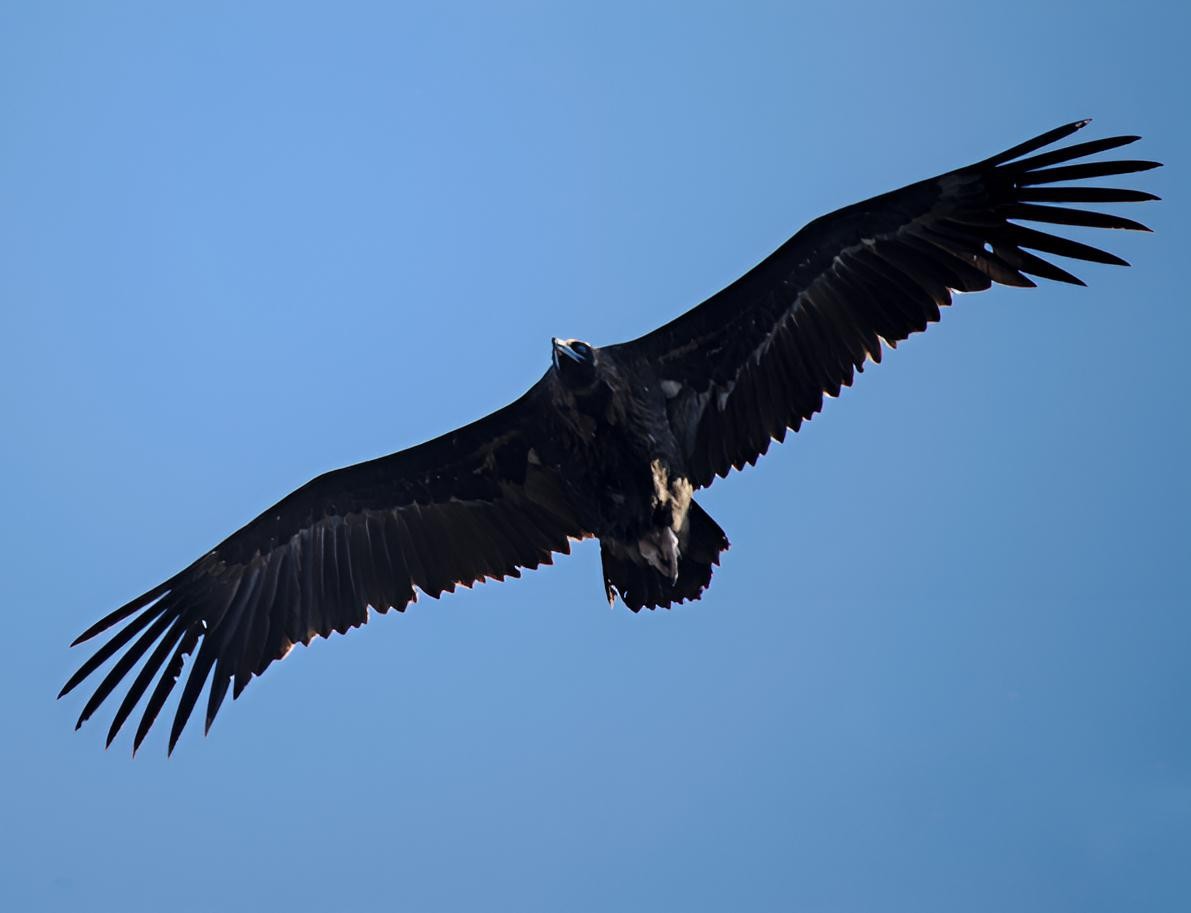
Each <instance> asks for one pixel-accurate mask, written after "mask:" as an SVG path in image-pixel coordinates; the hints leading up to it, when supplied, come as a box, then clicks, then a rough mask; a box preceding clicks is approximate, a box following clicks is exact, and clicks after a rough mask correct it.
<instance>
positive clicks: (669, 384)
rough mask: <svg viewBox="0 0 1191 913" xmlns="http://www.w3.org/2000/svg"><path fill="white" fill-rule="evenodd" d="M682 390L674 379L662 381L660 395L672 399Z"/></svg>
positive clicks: (680, 385)
mask: <svg viewBox="0 0 1191 913" xmlns="http://www.w3.org/2000/svg"><path fill="white" fill-rule="evenodd" d="M681 390H682V384H680V383H679V382H678V381H676V380H664V381H662V395H663V396H665V397H666V399H674V397H676V396H677V395H678V394H679V393H680V392H681Z"/></svg>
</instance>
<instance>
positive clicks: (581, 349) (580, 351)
mask: <svg viewBox="0 0 1191 913" xmlns="http://www.w3.org/2000/svg"><path fill="white" fill-rule="evenodd" d="M571 348H572V349H574V350H575V353H576V354H577V355H582V356H583V357H584V358H586V357H587V356H588V355H590V354H591V346H589V345H588V344H587V343H585V342H576V343H574V344H573V345H572V346H571Z"/></svg>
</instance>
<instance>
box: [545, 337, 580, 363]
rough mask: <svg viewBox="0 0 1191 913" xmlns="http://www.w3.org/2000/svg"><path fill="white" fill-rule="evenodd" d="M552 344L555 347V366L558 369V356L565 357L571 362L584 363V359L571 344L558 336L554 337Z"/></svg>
mask: <svg viewBox="0 0 1191 913" xmlns="http://www.w3.org/2000/svg"><path fill="white" fill-rule="evenodd" d="M550 342H551V343H552V344H553V345H554V366H555V367H558V356H560V355H565V356H566V357H567V358H569V359H571V361H576V362H582V361H583V359H582V358H580V357H579V356H578V354H576V352H575V350H574V349H572V348H571V345H570V343H568V342H565V341H564V340H561V339H559V338H558V337H557V336H555V337H553V338H552V339H551V340H550Z"/></svg>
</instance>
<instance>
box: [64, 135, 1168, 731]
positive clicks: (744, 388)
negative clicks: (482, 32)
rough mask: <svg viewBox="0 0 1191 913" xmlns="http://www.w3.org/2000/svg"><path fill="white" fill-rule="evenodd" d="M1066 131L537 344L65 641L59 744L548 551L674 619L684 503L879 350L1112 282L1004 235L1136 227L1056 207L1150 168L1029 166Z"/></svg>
mask: <svg viewBox="0 0 1191 913" xmlns="http://www.w3.org/2000/svg"><path fill="white" fill-rule="evenodd" d="M1086 123H1087V121H1080V122H1078V123H1074V124H1069V125H1067V126H1065V127H1059V128H1058V129H1056V130H1052V131H1050V132H1048V133H1044V134H1043V135H1041V136H1039V137H1036V138H1035V139H1032V140H1030V141H1028V142H1025V143H1022V144H1021V145H1019V146H1015V147H1014V148H1012V149H1009V150H1006V151H1005V152H1002V153H1001V154H999V155H995V156H993V157H992V158H989V159H985V160H984V161H982V162H978V163H976V164H974V165H970V166H968V167H966V168H960V169H958V170H956V171H951V172H948V173H946V174H943V175H940V176H938V177H934V178H931V179H929V180H926V181H921V182H919V183H916V184H911V185H909V186H908V187H903V188H902V189H900V190H896V191H893V192H892V193H887V194H884V195H882V196H879V197H874V198H873V199H871V200H867V201H865V202H863V203H858V204H856V205H854V206H848V207H846V208H844V209H841V210H838V211H837V212H834V213H831V214H830V215H828V216H824V217H822V218H819V219H816V220H815V221H813V222H811V223H810V224H809V225H807V226H806V227H805V228H804V229H802V230H801V231H800V232H798V233H797V234H796V235H794V237H792V238H791V239H790V240H789V241H787V242H786V243H785V244H783V245H782V246H781V247H780V248H778V250H777V251H776V252H774V253H773V254H772V255H771V256H769V257H768V258H766V259H765V260H764V261H762V262H761V263H760V264H759V265H758V266H756V267H755V268H753V269H752V270H750V271H749V272H748V273H746V274H745V275H744V276H742V277H741V278H740V279H738V280H736V281H735V282H733V283H732V284H731V285H729V286H728V287H727V288H725V289H724V290H723V291H721V292H719V293H718V294H716V295H714V296H713V297H711V298H710V299H708V300H707V301H705V302H703V304H701V305H699V306H698V307H696V308H694V309H693V310H691V311H689V312H687V313H686V314H683V315H682V316H681V317H678V318H677V319H675V320H673V321H671V322H670V323H668V324H666V325H665V326H663V327H661V328H659V329H657V330H654V331H653V332H651V333H649V334H647V335H645V336H642V337H641V338H639V339H636V340H634V341H632V342H628V343H623V344H620V345H614V346H608V347H604V348H598V349H597V348H593V347H591V346H589V345H588V344H587V343H583V342H580V341H578V340H568V341H562V340H554V342H553V357H552V364H551V367H550V369H549V370H547V372H546V374H545V375H544V376H543V377H542V379H541V380H539V381H538V382H537V383H536V384H534V386H533V387H531V388H530V389H529V391H528V392H526V393H525V394H524V395H523V396H522V397H521V398H520V399H518V400H517V401H516V402H513V403H511V404H510V405H508V406H505V407H504V408H503V409H500V410H499V411H497V412H494V413H492V414H491V415H489V416H487V417H486V418H482V419H480V420H479V421H477V422H473V423H472V424H470V425H467V426H466V427H464V428H460V429H458V430H456V431H452V432H450V433H449V434H446V435H443V436H442V437H439V438H435V439H434V440H432V441H429V442H428V443H425V444H422V445H420V446H418V447H413V448H411V449H409V450H405V451H401V452H400V453H395V454H392V455H391V456H386V457H382V458H380V459H377V460H372V461H369V462H366V463H360V464H358V465H355V466H350V467H348V468H346V469H340V470H337V471H335V472H331V473H327V474H326V475H322V476H319V477H318V478H316V479H314V480H313V481H312V482H310V483H308V484H306V485H304V486H302V487H301V488H299V489H298V490H297V491H295V492H293V493H292V494H290V495H288V496H287V497H285V498H284V499H282V500H281V501H280V502H278V503H277V504H276V505H274V506H273V507H271V508H269V509H268V510H266V511H265V512H264V513H262V514H261V515H260V516H259V517H257V518H256V519H255V520H253V521H252V522H251V523H249V524H248V525H247V526H245V527H244V528H243V529H240V530H238V531H237V532H235V533H233V534H232V535H231V536H229V537H228V538H227V539H226V540H224V541H223V542H221V543H220V544H219V545H217V546H216V547H215V548H214V549H212V550H211V551H210V552H208V553H207V554H205V555H203V556H202V557H200V558H199V559H198V560H197V561H195V562H194V563H193V564H191V565H190V566H188V567H186V568H185V569H184V570H182V571H180V572H179V573H178V574H176V575H175V576H173V577H171V578H170V579H169V580H166V581H165V582H164V583H161V584H159V585H158V586H156V587H154V588H153V589H151V590H149V591H148V592H147V593H144V594H143V595H141V596H138V597H137V598H136V599H133V600H132V601H131V602H129V603H128V604H127V605H124V606H122V607H121V608H119V609H117V610H116V611H114V612H112V613H111V614H110V615H108V616H106V617H105V618H103V619H101V620H100V621H98V622H97V623H96V624H94V625H93V626H92V627H90V628H89V629H87V630H86V631H85V632H84V633H83V634H82V635H81V636H80V637H79V638H78V640H76V641H75V643H76V644H78V643H81V642H83V641H86V640H89V639H90V638H92V637H94V636H96V635H97V634H100V633H103V632H111V633H110V634H109V637H108V640H107V641H106V642H105V643H103V645H102V646H101V647H100V648H99V649H98V650H97V651H96V653H95V654H94V655H93V656H92V657H91V658H90V659H88V660H87V661H86V662H85V663H84V664H83V665H82V667H81V668H80V669H79V670H78V672H76V673H75V674H74V675H73V676H72V677H71V678H70V680H69V681H68V682H67V683H66V686H65V687H64V688H63V689H62V694H66V693H67V692H69V691H71V690H72V689H74V688H75V687H76V686H77V685H78V684H79V683H80V682H82V681H83V680H84V679H85V678H87V677H88V676H89V675H91V674H92V673H93V672H95V671H96V670H97V669H99V668H100V666H102V665H103V664H104V663H105V662H107V661H108V660H110V659H115V663H114V664H113V665H112V667H111V669H110V670H109V671H108V672H107V674H106V675H105V676H104V678H103V679H102V680H101V681H100V683H99V685H98V686H97V687H96V689H95V691H94V692H93V694H92V696H91V697H90V699H89V700H88V701H87V703H86V705H85V706H84V707H83V710H82V713H81V714H80V716H79V725H82V723H83V722H84V721H86V720H87V719H88V718H89V717H90V716H91V715H92V714H93V713H94V712H95V710H96V709H97V708H98V707H99V705H100V704H101V703H102V702H103V701H104V699H105V698H107V697H108V696H109V695H110V694H111V692H112V691H113V690H114V689H115V688H116V686H117V685H119V684H120V682H121V681H124V680H125V678H126V677H129V676H131V675H132V673H133V670H134V668H135V667H136V666H137V664H138V663H140V664H141V665H140V669H139V671H137V672H136V674H135V677H132V679H131V684H129V685H128V686H127V690H126V691H125V694H124V697H123V698H122V700H121V702H120V705H119V707H118V708H117V710H116V713H115V717H114V719H113V721H112V724H111V727H110V729H109V731H108V742H109V744H110V742H111V740H112V739H113V738H114V737H115V735H116V733H117V732H118V731H119V729H120V728H121V726H122V725H123V724H124V722H125V721H126V720H127V719H128V717H129V716H130V714H132V712H133V711H134V710H135V709H136V707H137V705H138V703H139V702H140V701H141V700H142V699H143V698H144V697H145V695H146V693H147V694H148V699H147V702H146V704H145V707H144V710H143V712H142V714H141V718H140V722H139V725H138V726H137V730H136V735H135V738H134V741H133V750H134V751H135V750H136V748H137V747H138V746H139V745H140V743H141V741H142V740H143V739H144V737H145V734H146V733H147V732H148V730H149V728H150V726H152V724H153V721H154V720H155V719H156V718H157V715H158V713H159V712H160V711H161V709H162V706H163V704H164V703H165V701H166V699H167V698H168V697H169V695H170V693H171V691H172V690H173V688H174V685H175V683H176V682H177V681H178V680H179V677H180V676H182V672H183V667H184V661H185V658H186V657H187V656H191V660H190V664H189V671H188V672H187V674H186V675H185V676H184V678H185V681H184V684H183V687H182V689H181V694H180V697H179V700H178V706H177V710H176V711H175V713H174V720H173V726H172V729H171V731H170V736H169V750H170V751H173V748H174V745H175V743H176V742H177V740H178V736H179V734H180V733H181V731H182V729H183V727H184V726H185V724H186V721H187V720H188V719H189V717H190V715H191V713H192V712H193V710H194V708H195V706H196V704H197V702H198V701H199V699H200V698H201V697H202V692H203V689H204V687H205V686H206V685H207V683H208V682H209V683H210V687H209V689H208V691H207V695H206V709H205V711H204V715H205V720H206V726H207V727H208V728H209V727H210V725H211V722H212V720H213V719H214V718H215V715H216V713H217V712H218V710H219V708H220V706H221V704H222V702H223V700H224V697H225V696H226V694H227V691H228V688H229V686H231V688H232V695H233V697H236V696H238V695H239V694H240V692H241V691H242V690H243V689H244V687H245V686H246V685H247V684H248V682H249V681H250V680H251V679H252V677H253V676H254V675H260V674H261V673H262V672H264V671H265V669H266V668H267V667H268V666H269V665H270V663H272V662H273V661H274V660H277V659H281V658H282V657H284V656H285V655H286V653H287V652H288V651H289V650H290V648H291V647H292V646H293V645H294V644H295V643H303V644H305V643H309V642H310V641H311V640H312V639H313V638H315V637H317V636H327V635H329V634H330V633H331V632H332V631H340V632H344V631H347V630H348V629H349V628H352V627H356V626H357V625H360V624H363V623H364V622H365V621H366V620H367V617H368V607H369V606H371V607H373V608H375V609H376V610H378V611H380V612H382V613H383V612H386V611H388V610H389V609H390V608H396V609H397V610H398V611H402V610H404V608H405V607H406V605H408V604H409V603H410V602H413V601H415V600H416V599H417V593H418V591H420V592H422V593H427V594H429V595H430V596H434V597H437V596H439V595H440V594H441V593H442V592H444V591H453V590H454V589H455V587H456V586H458V585H460V584H462V585H464V586H470V585H471V584H473V583H475V582H476V581H480V580H484V579H486V578H496V579H498V580H503V579H504V578H505V577H508V576H512V577H516V576H519V575H520V571H521V569H522V568H536V567H538V566H539V565H542V564H549V563H551V561H552V556H553V554H554V553H556V552H561V553H564V554H565V553H567V552H568V551H569V550H570V543H571V541H572V540H577V539H585V538H588V537H595V538H598V539H599V540H600V548H601V555H602V558H603V571H604V588H605V592H606V594H607V596H608V599H609V600H610V601H614V600H615V598H616V596H618V595H619V596H620V598H621V599H622V600H623V601H624V602H625V603H626V604H627V605H628V606H629V608H631V609H632V610H634V611H637V610H639V609H641V608H643V607H648V608H653V607H656V606H670V605H671V604H673V603H675V602H682V601H683V600H686V599H698V598H699V597H700V595H701V594H702V592H703V590H704V589H705V588H706V587H707V586H708V584H709V583H710V581H711V574H712V568H713V566H714V565H716V564H718V563H719V555H720V552H722V551H723V550H724V549H726V548H727V547H728V540H727V537H726V536H725V535H724V533H723V531H722V530H721V529H720V528H719V526H718V525H717V524H716V522H715V521H714V520H712V519H711V518H710V517H709V516H708V515H707V514H706V513H704V511H703V510H702V509H701V508H700V507H699V505H698V504H696V503H695V502H694V501H693V500H692V494H693V493H694V492H695V491H697V490H698V489H700V488H703V487H706V486H707V485H710V484H711V483H712V481H714V479H715V477H716V476H725V475H727V473H728V471H729V470H730V469H732V468H733V467H735V468H737V469H739V468H741V467H743V466H744V465H745V464H746V463H749V464H751V463H755V462H756V460H757V458H758V457H759V456H760V455H761V454H763V453H765V451H766V450H767V449H768V447H769V444H770V441H772V440H775V439H776V440H779V441H780V440H782V439H784V437H785V435H786V432H787V431H788V430H791V429H792V430H795V431H797V430H798V428H799V426H800V425H801V424H802V422H803V421H805V420H806V419H809V418H810V417H811V416H812V415H814V414H815V413H816V412H818V411H819V409H820V408H821V407H822V404H823V396H824V394H830V395H836V394H838V393H839V391H840V388H841V387H842V386H847V385H850V384H851V383H852V378H853V372H854V371H859V370H863V367H864V364H865V362H866V361H867V360H869V359H871V360H872V361H880V360H881V351H882V348H883V344H884V345H888V346H890V347H893V346H895V345H896V344H897V343H898V342H899V341H900V340H903V339H905V338H906V337H907V336H909V335H910V334H911V333H913V332H916V331H919V330H924V329H926V326H927V324H928V323H930V322H932V321H935V320H938V319H939V309H940V308H941V307H943V306H945V305H948V304H950V303H951V292H952V291H965V292H972V291H980V290H982V289H986V288H988V287H989V286H990V285H992V284H993V283H994V282H997V283H1001V284H1004V285H1016V286H1032V285H1034V282H1033V281H1032V280H1031V279H1030V278H1029V277H1030V276H1036V277H1041V278H1045V279H1054V280H1057V281H1060V282H1071V283H1076V284H1080V285H1082V284H1083V283H1082V282H1081V281H1080V280H1079V279H1077V278H1076V277H1075V276H1073V275H1072V274H1071V273H1069V272H1066V271H1065V270H1063V269H1061V268H1060V267H1058V266H1056V265H1054V264H1053V263H1051V262H1049V261H1048V260H1046V259H1043V257H1042V256H1040V255H1039V254H1043V255H1058V256H1062V257H1068V258H1072V259H1076V260H1089V261H1093V262H1098V263H1116V264H1121V265H1125V264H1124V261H1123V260H1121V259H1119V258H1118V257H1115V256H1113V255H1112V254H1109V253H1105V252H1104V251H1101V250H1098V249H1097V248H1094V247H1089V246H1088V245H1086V244H1082V243H1079V242H1076V241H1072V240H1067V239H1065V238H1063V237H1061V236H1059V235H1055V234H1051V233H1049V232H1046V231H1041V230H1038V229H1034V228H1027V227H1025V226H1023V225H1020V224H1018V223H1019V222H1020V221H1029V222H1036V223H1049V224H1053V225H1060V226H1063V225H1070V226H1088V227H1093V228H1129V229H1141V230H1145V229H1144V226H1142V225H1140V224H1138V223H1137V222H1133V221H1131V220H1129V219H1125V218H1121V217H1120V216H1116V215H1109V214H1105V213H1102V212H1097V211H1090V210H1085V209H1079V208H1073V206H1072V205H1070V204H1085V203H1091V204H1097V203H1126V202H1139V201H1143V200H1153V199H1157V198H1156V197H1155V196H1153V195H1152V194H1149V193H1144V192H1141V191H1136V190H1118V189H1111V188H1104V187H1085V186H1063V187H1056V186H1054V185H1055V184H1056V183H1058V182H1064V181H1075V180H1082V179H1085V178H1098V177H1103V176H1107V175H1116V174H1126V173H1130V172H1136V171H1144V170H1146V169H1148V168H1153V167H1155V166H1156V164H1157V163H1154V162H1145V161H1132V160H1117V161H1093V162H1088V161H1079V162H1077V163H1076V160H1082V159H1085V158H1086V157H1088V156H1091V155H1094V154H1096V153H1100V152H1105V151H1107V150H1110V149H1115V148H1117V147H1119V146H1124V145H1126V144H1128V143H1131V142H1133V141H1134V140H1136V139H1137V137H1135V136H1119V137H1111V138H1108V139H1101V140H1094V141H1091V142H1085V143H1078V144H1075V145H1071V146H1068V147H1066V148H1062V149H1053V150H1050V151H1047V152H1042V153H1038V154H1032V153H1034V152H1035V151H1036V150H1038V149H1041V148H1042V147H1044V146H1047V145H1050V144H1051V143H1054V142H1056V141H1058V140H1060V139H1062V138H1064V137H1066V136H1068V135H1070V134H1072V133H1074V132H1075V131H1076V130H1079V129H1080V128H1081V127H1083V126H1084V125H1085V124H1086ZM1051 204H1059V205H1051ZM1034 252H1038V253H1034Z"/></svg>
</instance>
